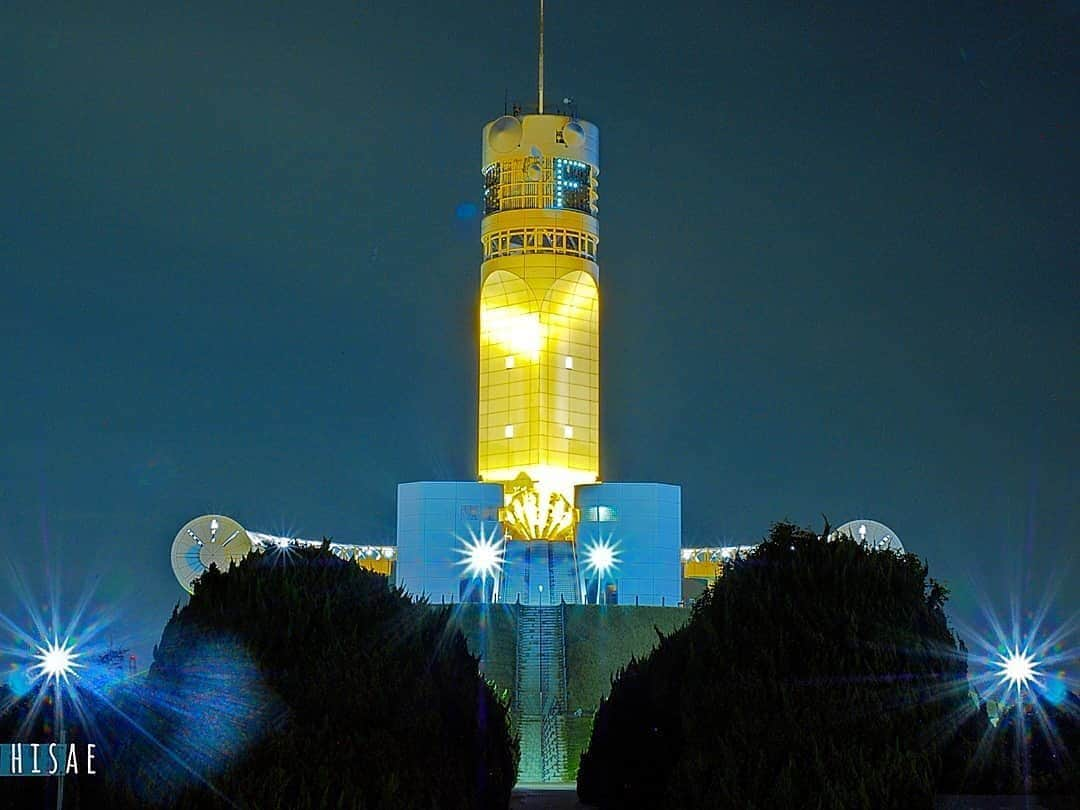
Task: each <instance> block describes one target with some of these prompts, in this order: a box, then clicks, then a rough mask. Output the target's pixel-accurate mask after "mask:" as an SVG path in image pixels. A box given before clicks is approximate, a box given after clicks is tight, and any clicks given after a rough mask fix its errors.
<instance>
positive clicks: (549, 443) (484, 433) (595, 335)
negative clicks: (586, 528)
mask: <svg viewBox="0 0 1080 810" xmlns="http://www.w3.org/2000/svg"><path fill="white" fill-rule="evenodd" d="M599 138H600V133H599V130H598V129H597V128H596V127H595V126H594V125H593V124H590V123H588V122H586V121H582V120H580V119H578V118H576V117H574V116H569V115H548V114H543V113H540V114H536V115H504V116H502V117H501V118H498V119H496V120H494V121H492V122H491V123H489V124H488V125H487V126H485V127H484V130H483V175H484V219H483V222H482V224H481V242H482V245H483V264H481V266H480V398H479V437H478V439H479V441H478V444H479V454H478V460H479V474H480V477H481V479H482V480H484V481H490V482H498V483H502V484H503V486H504V489H505V492H506V513H505V516H506V524H507V527H508V529H509V531H510V533H511V534H512V535H513V536H515V537H517V538H519V539H546V540H557V539H571V538H572V536H573V524H574V518H573V515H574V511H573V503H574V487H575V486H576V485H578V484H587V483H594V482H596V481H597V479H598V477H599V473H600V464H599V462H600V298H599V286H598V284H599V276H600V268H599V266H598V265H597V261H596V249H597V244H598V242H599V226H598V223H597V219H596V214H597V209H596V199H597V194H596V187H597V177H598V176H599V174H600V161H599V154H600V149H599V146H600V142H599Z"/></svg>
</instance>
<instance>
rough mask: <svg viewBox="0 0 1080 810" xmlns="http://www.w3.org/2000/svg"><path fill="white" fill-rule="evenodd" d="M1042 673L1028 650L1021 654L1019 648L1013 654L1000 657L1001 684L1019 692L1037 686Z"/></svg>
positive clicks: (999, 673) (1008, 653)
mask: <svg viewBox="0 0 1080 810" xmlns="http://www.w3.org/2000/svg"><path fill="white" fill-rule="evenodd" d="M1041 676H1042V673H1041V672H1040V671H1039V669H1038V663H1037V662H1036V661H1035V659H1034V658H1032V657H1031V656H1030V655H1029V654H1028V651H1027V650H1024V651H1022V652H1021V650H1020V648H1019V647H1017V648H1015V649H1013V650H1012V651H1011V652H1005V653H1003V654H1001V655H1000V656H999V660H998V677H999V678H1000V680H1001V683H1008V684H1009V686H1010V687H1012V688H1015V689H1016V691H1017V692H1019V691H1020V690H1021V689H1024V688H1025V687H1027V686H1029V685H1034V684H1037V683H1038V681H1037V680H1036V679H1037V678H1040V677H1041Z"/></svg>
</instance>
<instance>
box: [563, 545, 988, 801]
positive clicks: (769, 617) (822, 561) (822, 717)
mask: <svg viewBox="0 0 1080 810" xmlns="http://www.w3.org/2000/svg"><path fill="white" fill-rule="evenodd" d="M827 533H828V530H827V529H826V532H825V534H827ZM946 598H947V591H946V589H945V588H944V587H943V586H941V585H940V584H938V583H936V582H934V581H933V580H932V579H929V578H928V577H927V568H926V566H925V565H924V564H923V563H922V562H920V560H919V559H918V558H917V557H915V556H914V555H911V554H907V555H897V554H895V553H892V552H888V551H873V550H870V549H867V548H866V547H864V546H862V545H860V544H858V543H856V542H854V541H851V540H847V539H844V540H840V541H836V542H826V541H823V540H821V539H819V538H818V536H817V535H816V534H815V533H813V532H811V531H808V530H803V529H800V528H798V527H796V526H793V525H790V524H777V525H776V526H774V527H773V529H772V531H771V534H770V536H769V537H768V539H767V540H766V541H765V542H764V543H763V544H761V545H760V546H758V547H757V548H756V549H755V550H754V551H753V552H752V553H750V554H749V555H748V556H746V557H745V558H743V559H739V560H736V561H734V562H731V563H729V564H727V565H725V567H724V571H723V576H722V577H721V578H720V579H719V580H718V581H717V582H716V584H715V585H714V586H713V587H711V588H710V589H709V590H708V591H707V592H706V593H705V595H704V596H703V597H702V598H701V599H700V600H699V601H698V602H697V603H696V605H695V607H694V612H693V616H692V618H691V620H690V622H689V623H688V624H687V625H686V626H685V627H684V628H682V629H681V630H679V631H677V632H675V633H673V634H672V635H671V636H669V637H666V638H662V639H661V641H660V644H659V646H658V647H657V648H656V649H655V650H654V651H653V652H652V654H651V655H649V656H648V657H647V658H645V659H642V660H639V661H632V662H631V663H630V664H629V665H628V666H627V667H626V668H625V670H623V671H622V672H621V673H620V674H619V676H618V677H617V678H616V680H615V681H614V683H613V685H612V690H611V696H610V698H609V699H608V700H607V701H605V702H604V703H603V704H602V705H601V707H600V710H599V712H598V713H597V716H596V721H595V725H594V730H593V736H592V740H591V742H590V745H589V748H588V750H587V751H586V752H585V754H584V755H583V757H582V761H581V768H580V770H579V773H578V792H579V794H580V796H581V798H582V799H583V800H584V801H587V802H591V803H595V804H599V805H601V806H602V807H612V808H613V807H619V808H628V807H666V808H700V807H732V808H776V807H800V808H803V807H807V808H817V807H820V808H860V807H862V808H876V809H878V810H880V809H881V808H914V807H920V806H922V807H930V806H931V803H932V797H933V794H934V791H935V783H936V779H937V778H938V777H939V774H940V773H941V771H942V767H943V766H942V757H943V756H944V752H945V749H946V747H947V744H948V742H949V741H950V740H951V739H952V738H953V736H954V733H955V732H956V730H957V727H958V726H959V725H960V724H961V723H962V722H964V721H965V720H966V719H967V718H969V717H970V716H971V715H972V714H973V713H975V711H976V707H975V705H974V704H973V702H972V701H971V699H970V698H969V696H968V683H967V677H966V660H965V656H964V654H963V651H962V648H961V646H960V644H959V642H958V640H957V639H956V637H955V636H954V634H953V633H952V631H951V630H950V628H949V627H948V624H947V621H946V617H945V612H944V604H945V601H946Z"/></svg>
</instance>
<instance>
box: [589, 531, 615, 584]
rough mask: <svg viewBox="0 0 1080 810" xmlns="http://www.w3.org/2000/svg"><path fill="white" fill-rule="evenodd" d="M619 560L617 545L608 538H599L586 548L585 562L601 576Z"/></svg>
mask: <svg viewBox="0 0 1080 810" xmlns="http://www.w3.org/2000/svg"><path fill="white" fill-rule="evenodd" d="M617 562H618V554H617V553H616V552H615V547H614V546H612V545H611V544H610V543H608V541H606V540H598V541H596V542H595V543H593V544H592V545H591V546H589V547H588V548H587V549H586V550H585V564H586V565H588V566H589V568H591V569H592V570H593V571H596V572H597V573H598V574H599V575H600V576H604V574H606V573H607V572H608V571H610V570H611V569H612V568H614V567H615V563H617Z"/></svg>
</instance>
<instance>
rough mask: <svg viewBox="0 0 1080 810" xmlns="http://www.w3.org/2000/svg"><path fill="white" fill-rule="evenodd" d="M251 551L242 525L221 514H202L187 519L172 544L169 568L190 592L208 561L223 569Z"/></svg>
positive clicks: (209, 563) (249, 541)
mask: <svg viewBox="0 0 1080 810" xmlns="http://www.w3.org/2000/svg"><path fill="white" fill-rule="evenodd" d="M249 551H251V538H250V537H249V536H248V533H247V532H246V531H244V527H243V526H241V525H240V524H239V523H237V522H236V521H235V520H233V519H232V518H230V517H225V516H224V515H203V516H202V517H197V518H195V519H194V520H192V521H189V522H188V523H187V524H186V525H185V526H184V527H183V528H182V529H181V530H180V531H179V532H178V533H177V535H176V539H175V540H173V544H172V554H171V557H172V569H173V573H174V574H176V579H177V581H178V582H179V583H180V585H181V587H183V589H184V590H185V591H187V592H188V593H194V591H195V580H196V579H198V578H199V577H200V576H202V574H203V572H204V571H206V569H207V568H209V567H210V566H211V565H216V566H217V567H218V570H220V571H227V570H228V569H229V566H230V565H231V564H232V563H234V562H240V560H242V559H243V558H244V557H246V556H247V553H248V552H249Z"/></svg>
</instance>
